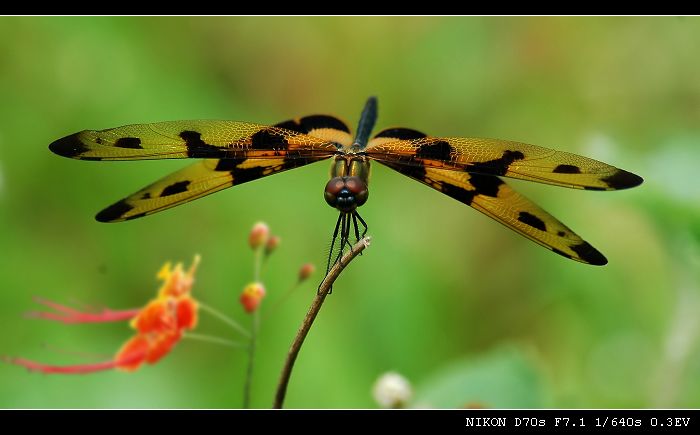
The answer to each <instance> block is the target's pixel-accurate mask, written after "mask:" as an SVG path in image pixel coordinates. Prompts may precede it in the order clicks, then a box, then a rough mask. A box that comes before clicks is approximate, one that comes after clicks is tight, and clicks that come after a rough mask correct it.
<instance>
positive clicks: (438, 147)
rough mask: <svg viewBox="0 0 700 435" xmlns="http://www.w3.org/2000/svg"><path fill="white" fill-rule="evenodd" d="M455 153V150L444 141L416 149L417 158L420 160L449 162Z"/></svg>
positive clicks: (430, 143) (426, 144)
mask: <svg viewBox="0 0 700 435" xmlns="http://www.w3.org/2000/svg"><path fill="white" fill-rule="evenodd" d="M453 153H454V148H452V146H451V145H450V144H449V143H447V142H446V141H444V140H440V141H437V142H429V143H425V144H423V145H420V146H419V147H418V148H417V149H416V157H417V158H419V159H429V160H445V161H449V160H450V159H451V158H452V154H453Z"/></svg>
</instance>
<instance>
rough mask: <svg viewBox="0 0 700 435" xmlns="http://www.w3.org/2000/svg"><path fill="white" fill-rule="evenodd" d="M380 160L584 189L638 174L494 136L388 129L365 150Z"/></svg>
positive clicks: (609, 186)
mask: <svg viewBox="0 0 700 435" xmlns="http://www.w3.org/2000/svg"><path fill="white" fill-rule="evenodd" d="M364 151H365V152H366V153H367V155H369V156H370V157H371V158H372V159H374V160H378V161H379V162H382V163H398V164H402V165H409V166H426V167H430V168H438V169H448V170H452V171H466V172H474V173H479V174H485V175H497V176H504V177H511V178H519V179H522V180H529V181H537V182H540V183H547V184H554V185H557V186H564V187H572V188H577V189H587V190H616V189H626V188H629V187H634V186H637V185H639V184H641V183H642V181H643V180H642V178H641V177H639V176H637V175H635V174H633V173H631V172H627V171H624V170H622V169H618V168H616V167H614V166H610V165H608V164H605V163H602V162H599V161H597V160H593V159H589V158H587V157H582V156H579V155H576V154H571V153H567V152H563V151H555V150H551V149H548V148H543V147H539V146H536V145H528V144H524V143H520V142H511V141H506V140H499V139H475V138H437V137H427V136H426V135H425V134H423V133H420V132H418V131H415V130H411V129H403V128H394V129H387V130H384V131H382V132H381V133H379V134H377V135H376V136H375V137H374V138H373V139H372V140H371V141H370V142H369V144H368V145H367V148H366V149H365V150H364Z"/></svg>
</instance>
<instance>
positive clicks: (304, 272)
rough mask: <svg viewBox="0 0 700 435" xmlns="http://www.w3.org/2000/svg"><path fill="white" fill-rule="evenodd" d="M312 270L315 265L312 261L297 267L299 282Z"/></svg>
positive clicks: (308, 275) (314, 270) (314, 268)
mask: <svg viewBox="0 0 700 435" xmlns="http://www.w3.org/2000/svg"><path fill="white" fill-rule="evenodd" d="M314 272H316V266H314V265H313V263H306V264H305V265H303V266H301V269H299V282H302V281H305V280H306V279H307V278H308V277H310V276H311V275H312V274H313V273H314Z"/></svg>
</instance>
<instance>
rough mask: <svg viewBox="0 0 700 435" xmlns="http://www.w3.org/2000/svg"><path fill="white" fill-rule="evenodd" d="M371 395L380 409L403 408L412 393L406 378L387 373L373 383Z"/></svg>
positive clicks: (394, 373)
mask: <svg viewBox="0 0 700 435" xmlns="http://www.w3.org/2000/svg"><path fill="white" fill-rule="evenodd" d="M372 395H373V396H374V400H376V401H377V403H378V404H379V406H381V407H382V408H404V407H406V405H407V404H408V402H409V401H410V400H411V397H412V396H413V391H412V389H411V384H410V383H409V382H408V380H407V379H406V378H404V377H403V376H401V375H400V374H398V373H396V372H387V373H384V374H383V375H382V376H380V377H379V379H377V381H376V382H375V383H374V387H373V388H372Z"/></svg>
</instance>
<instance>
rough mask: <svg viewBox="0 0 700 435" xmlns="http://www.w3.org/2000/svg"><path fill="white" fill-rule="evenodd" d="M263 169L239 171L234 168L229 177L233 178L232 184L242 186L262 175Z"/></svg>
mask: <svg viewBox="0 0 700 435" xmlns="http://www.w3.org/2000/svg"><path fill="white" fill-rule="evenodd" d="M264 171H265V168H263V167H262V166H258V167H253V168H246V169H240V168H235V169H233V170H231V176H232V177H233V184H234V185H238V184H243V183H247V182H248V181H253V180H257V179H258V178H260V177H262V176H263V175H264Z"/></svg>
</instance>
